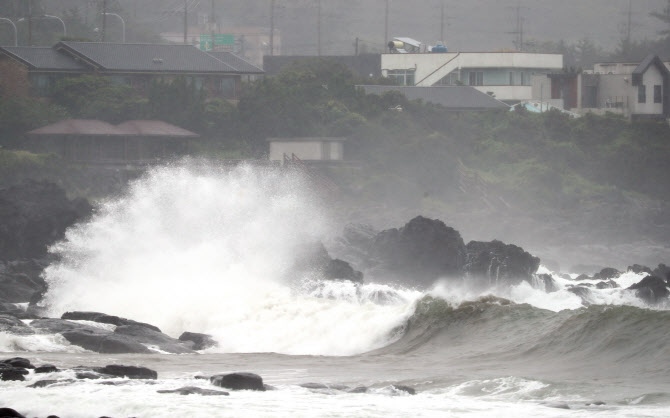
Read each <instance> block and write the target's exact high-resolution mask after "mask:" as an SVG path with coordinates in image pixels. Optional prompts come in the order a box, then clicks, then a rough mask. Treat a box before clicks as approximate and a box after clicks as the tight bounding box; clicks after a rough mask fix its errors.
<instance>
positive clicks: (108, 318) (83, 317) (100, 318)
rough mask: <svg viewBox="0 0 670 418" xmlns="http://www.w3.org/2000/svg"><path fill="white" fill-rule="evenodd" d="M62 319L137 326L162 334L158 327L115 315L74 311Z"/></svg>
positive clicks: (67, 313)
mask: <svg viewBox="0 0 670 418" xmlns="http://www.w3.org/2000/svg"><path fill="white" fill-rule="evenodd" d="M61 319H69V320H72V321H93V322H100V323H103V324H111V325H117V326H121V325H137V326H141V327H145V328H149V329H152V330H154V331H157V332H161V330H160V328H158V327H157V326H154V325H151V324H146V323H144V322H137V321H133V320H132V319H126V318H121V317H118V316H114V315H107V314H104V313H100V312H79V311H74V312H65V313H64V314H63V315H62V316H61Z"/></svg>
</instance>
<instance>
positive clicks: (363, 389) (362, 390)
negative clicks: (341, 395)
mask: <svg viewBox="0 0 670 418" xmlns="http://www.w3.org/2000/svg"><path fill="white" fill-rule="evenodd" d="M367 392H368V388H366V387H365V386H357V387H355V388H353V389H351V390H350V391H349V393H367Z"/></svg>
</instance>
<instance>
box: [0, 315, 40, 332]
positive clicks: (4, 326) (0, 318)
mask: <svg viewBox="0 0 670 418" xmlns="http://www.w3.org/2000/svg"><path fill="white" fill-rule="evenodd" d="M0 332H7V333H9V334H14V335H31V334H34V333H35V330H34V329H32V328H31V327H29V326H28V325H26V324H24V323H23V321H21V320H20V319H19V318H17V317H15V316H13V315H8V314H0Z"/></svg>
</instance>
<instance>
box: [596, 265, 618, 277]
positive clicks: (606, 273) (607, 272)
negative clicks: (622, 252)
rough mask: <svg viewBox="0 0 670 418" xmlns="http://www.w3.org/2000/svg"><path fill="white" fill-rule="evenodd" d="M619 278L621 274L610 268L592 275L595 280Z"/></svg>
mask: <svg viewBox="0 0 670 418" xmlns="http://www.w3.org/2000/svg"><path fill="white" fill-rule="evenodd" d="M619 276H621V272H620V271H619V270H617V269H615V268H612V267H605V268H604V269H602V270H600V272H598V273H596V274H594V275H593V278H594V279H595V280H609V279H614V278H616V277H619Z"/></svg>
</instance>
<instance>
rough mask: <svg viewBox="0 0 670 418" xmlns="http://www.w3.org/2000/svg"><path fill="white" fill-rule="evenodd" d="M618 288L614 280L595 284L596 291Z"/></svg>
mask: <svg viewBox="0 0 670 418" xmlns="http://www.w3.org/2000/svg"><path fill="white" fill-rule="evenodd" d="M617 287H619V285H618V284H617V283H616V282H615V281H614V280H608V281H606V282H605V281H602V282H598V283H596V289H614V288H617Z"/></svg>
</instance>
